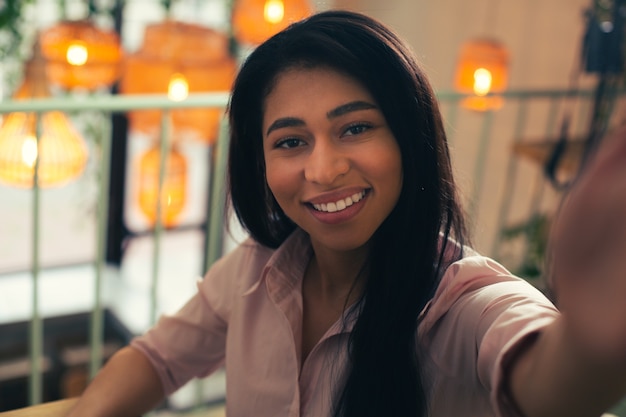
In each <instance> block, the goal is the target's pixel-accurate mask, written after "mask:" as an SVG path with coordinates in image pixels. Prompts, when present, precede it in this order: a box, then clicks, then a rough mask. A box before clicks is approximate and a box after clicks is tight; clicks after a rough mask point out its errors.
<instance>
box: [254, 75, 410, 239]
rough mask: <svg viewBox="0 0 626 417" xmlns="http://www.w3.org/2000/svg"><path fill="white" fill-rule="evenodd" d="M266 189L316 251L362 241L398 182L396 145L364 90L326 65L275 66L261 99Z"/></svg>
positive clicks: (388, 207) (389, 204)
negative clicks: (271, 84)
mask: <svg viewBox="0 0 626 417" xmlns="http://www.w3.org/2000/svg"><path fill="white" fill-rule="evenodd" d="M263 151H264V156H265V169H266V178H267V183H268V185H269V188H270V190H271V191H272V193H273V195H274V197H275V198H276V201H277V202H278V204H279V205H280V207H281V208H282V209H283V211H284V212H285V214H286V215H287V216H288V217H289V218H290V219H291V220H292V221H293V222H294V223H296V224H297V225H298V226H299V227H301V228H302V229H304V230H305V231H306V232H307V233H308V234H309V235H310V236H311V241H312V243H313V247H314V248H315V250H316V251H318V250H331V251H347V250H354V249H360V248H365V247H366V244H367V243H368V241H369V240H370V238H371V237H372V235H373V234H374V232H375V231H376V229H378V227H379V226H380V225H381V224H382V222H383V221H384V220H385V218H386V217H387V216H388V215H389V213H391V211H392V210H393V208H394V206H395V205H396V202H397V201H398V197H399V195H400V191H401V188H402V163H401V156H400V149H399V147H398V144H397V142H396V140H395V138H394V136H393V134H392V133H391V130H390V129H389V126H388V125H387V122H386V120H385V117H384V116H383V114H382V112H381V110H380V109H379V108H378V105H377V103H376V102H375V101H374V99H373V98H372V96H371V95H370V94H369V92H368V91H367V90H366V89H365V88H363V86H362V85H361V84H359V83H358V82H357V81H355V80H354V79H352V78H350V77H348V76H345V75H343V74H341V73H339V72H336V71H333V70H331V69H327V68H313V69H302V68H296V69H291V70H287V71H285V72H283V73H281V74H280V75H279V76H278V79H277V80H276V83H275V85H274V88H273V89H272V90H271V92H270V94H269V95H268V96H267V98H266V100H265V110H264V114H263Z"/></svg>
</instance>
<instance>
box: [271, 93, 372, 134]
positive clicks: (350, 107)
mask: <svg viewBox="0 0 626 417" xmlns="http://www.w3.org/2000/svg"><path fill="white" fill-rule="evenodd" d="M377 108H378V106H376V105H375V104H372V103H368V102H367V101H360V100H359V101H351V102H350V103H346V104H342V105H341V106H338V107H336V108H334V109H332V110H331V111H329V112H328V113H326V117H327V118H329V119H332V118H335V117H339V116H343V115H344V114H347V113H350V112H353V111H358V110H370V109H377ZM304 125H305V122H304V120H302V119H299V118H297V117H281V118H280V119H276V120H274V122H273V123H272V124H271V125H270V127H268V128H267V132H265V135H266V136H268V135H269V134H270V133H272V132H273V131H274V130H276V129H282V128H284V127H297V126H304Z"/></svg>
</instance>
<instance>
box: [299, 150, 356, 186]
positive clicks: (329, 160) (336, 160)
mask: <svg viewBox="0 0 626 417" xmlns="http://www.w3.org/2000/svg"><path fill="white" fill-rule="evenodd" d="M349 169H350V162H349V160H348V158H347V156H346V155H345V154H344V153H343V152H342V151H341V150H339V149H337V147H336V145H334V144H332V143H325V142H320V141H317V142H316V143H315V145H314V148H313V150H312V151H311V153H310V154H309V157H308V158H307V161H306V166H305V168H304V176H305V178H306V180H307V181H310V182H314V183H318V184H322V185H330V184H332V183H334V182H335V181H336V180H337V179H338V178H339V177H341V176H342V175H344V174H346V173H347V172H348V170H349Z"/></svg>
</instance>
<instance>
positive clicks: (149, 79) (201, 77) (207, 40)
mask: <svg viewBox="0 0 626 417" xmlns="http://www.w3.org/2000/svg"><path fill="white" fill-rule="evenodd" d="M236 71H237V65H236V62H235V60H234V59H233V58H232V57H231V56H230V53H229V49H228V38H227V37H226V35H224V34H222V33H220V32H217V31H215V30H212V29H209V28H205V27H202V26H198V25H194V24H189V23H182V22H174V21H166V22H163V23H157V24H153V25H150V26H148V27H147V28H146V32H145V37H144V43H143V45H142V47H141V49H140V50H139V51H138V52H137V53H135V54H133V55H130V56H128V57H127V59H126V60H125V68H124V74H123V76H122V78H121V80H120V90H121V92H123V93H124V94H169V95H170V98H171V99H173V100H181V99H184V98H185V96H186V94H187V93H194V92H198V93H199V92H215V91H227V90H229V89H230V87H231V84H232V82H233V80H234V77H235V74H236ZM222 114H223V109H206V108H204V109H203V108H193V109H179V110H172V111H171V112H170V115H171V120H172V124H173V126H172V127H173V130H174V136H175V137H192V138H194V139H199V140H203V141H206V142H209V143H212V142H213V141H214V140H215V139H216V137H217V132H218V126H219V122H220V119H221V117H222ZM129 122H130V129H131V130H135V131H140V132H143V133H147V134H150V135H156V134H157V133H158V131H159V129H160V125H161V111H159V110H139V111H133V112H131V113H129Z"/></svg>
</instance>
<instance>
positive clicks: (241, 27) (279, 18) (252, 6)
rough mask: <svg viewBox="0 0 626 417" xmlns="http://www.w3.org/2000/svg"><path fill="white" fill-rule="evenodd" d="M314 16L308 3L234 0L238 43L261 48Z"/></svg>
mask: <svg viewBox="0 0 626 417" xmlns="http://www.w3.org/2000/svg"><path fill="white" fill-rule="evenodd" d="M312 13H313V7H312V6H311V4H310V3H309V1H308V0H235V5H234V9H233V15H232V26H233V31H234V35H235V38H236V39H237V40H238V41H239V42H241V43H243V44H249V45H258V44H260V43H262V42H264V41H265V40H266V39H268V38H269V37H271V36H272V35H274V34H276V33H278V32H279V31H281V30H283V29H284V28H286V27H287V26H288V25H289V24H291V23H293V22H297V21H298V20H301V19H304V18H305V17H307V16H309V15H311V14H312Z"/></svg>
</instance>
